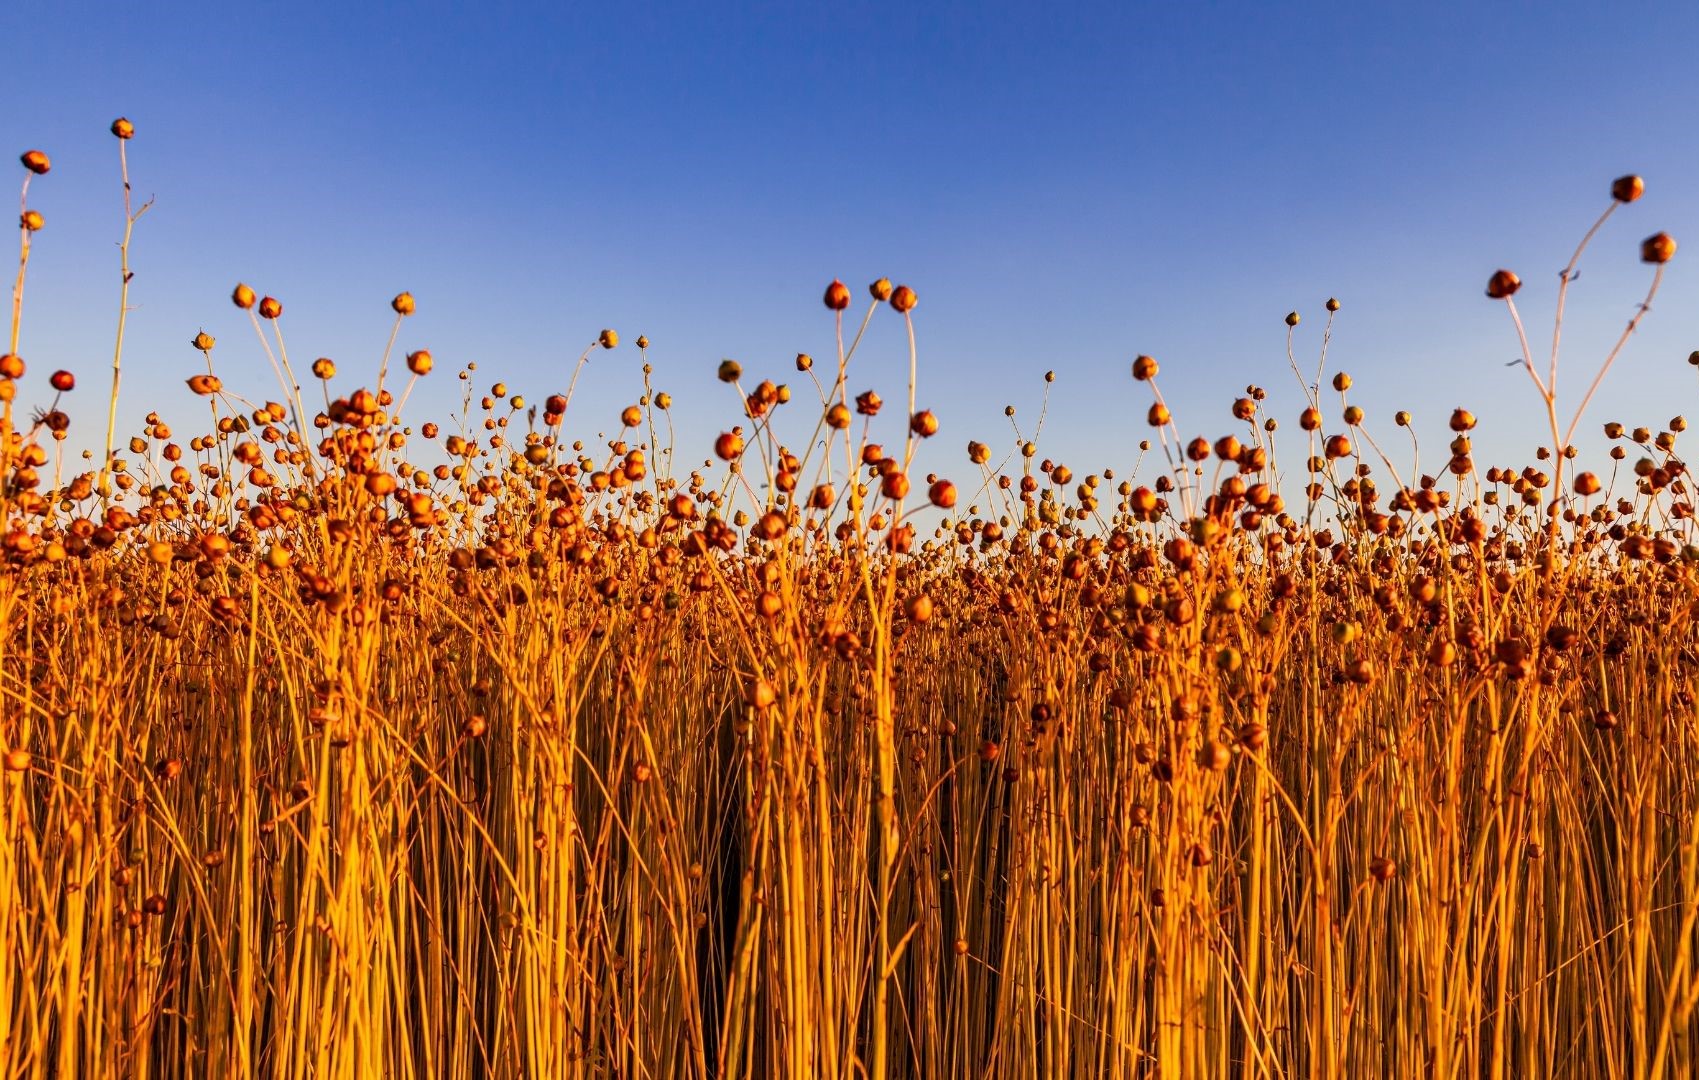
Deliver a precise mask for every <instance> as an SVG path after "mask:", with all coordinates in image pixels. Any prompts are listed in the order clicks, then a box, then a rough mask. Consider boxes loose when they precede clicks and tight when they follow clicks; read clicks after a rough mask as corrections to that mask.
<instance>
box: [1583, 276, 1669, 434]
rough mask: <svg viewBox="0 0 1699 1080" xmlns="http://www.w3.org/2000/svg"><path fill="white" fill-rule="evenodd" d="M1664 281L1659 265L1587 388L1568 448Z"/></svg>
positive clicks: (1650, 307)
mask: <svg viewBox="0 0 1699 1080" xmlns="http://www.w3.org/2000/svg"><path fill="white" fill-rule="evenodd" d="M1663 280H1664V265H1663V264H1662V263H1659V264H1658V269H1657V270H1656V271H1655V272H1654V273H1653V274H1652V287H1651V288H1649V289H1647V290H1646V299H1644V300H1642V301H1640V306H1639V307H1638V308H1637V309H1635V312H1634V317H1633V318H1632V319H1629V320H1628V325H1627V326H1625V327H1623V330H1622V336H1621V337H1619V338H1617V339H1616V347H1615V348H1613V349H1611V351H1610V355H1609V356H1607V357H1605V362H1604V363H1603V364H1601V365H1600V366H1599V373H1598V374H1597V375H1595V376H1593V385H1591V386H1589V387H1587V393H1586V395H1585V396H1583V397H1582V398H1581V404H1580V405H1579V406H1577V407H1576V409H1575V417H1574V419H1572V420H1570V421H1569V431H1568V432H1566V433H1565V434H1564V436H1563V442H1564V445H1566V446H1567V445H1568V444H1569V440H1570V439H1572V438H1573V437H1574V436H1575V428H1576V426H1577V425H1579V424H1580V423H1581V414H1582V413H1585V412H1586V411H1587V403H1588V402H1590V401H1592V400H1593V394H1594V392H1595V391H1597V390H1598V389H1599V384H1600V383H1602V382H1604V381H1605V372H1607V371H1609V370H1610V369H1611V365H1612V364H1614V363H1616V358H1617V354H1618V353H1620V352H1622V347H1623V346H1624V345H1626V344H1628V339H1629V338H1630V337H1631V336H1633V334H1634V331H1635V330H1636V329H1637V328H1638V327H1639V326H1640V320H1641V319H1643V318H1645V317H1646V312H1648V311H1650V310H1652V297H1654V296H1656V295H1658V286H1659V285H1660V284H1662V283H1663Z"/></svg>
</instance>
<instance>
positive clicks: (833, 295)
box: [825, 278, 850, 311]
mask: <svg viewBox="0 0 1699 1080" xmlns="http://www.w3.org/2000/svg"><path fill="white" fill-rule="evenodd" d="M825 300H826V306H827V307H828V308H830V309H831V310H833V311H842V310H844V309H845V308H847V307H849V306H850V291H849V286H848V285H845V284H844V283H843V282H841V281H839V280H837V279H836V278H833V279H832V283H831V284H830V285H828V286H826V297H825Z"/></svg>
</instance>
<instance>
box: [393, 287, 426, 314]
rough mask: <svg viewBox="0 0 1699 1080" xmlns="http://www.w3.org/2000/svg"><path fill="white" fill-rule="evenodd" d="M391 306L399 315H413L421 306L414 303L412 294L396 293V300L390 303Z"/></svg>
mask: <svg viewBox="0 0 1699 1080" xmlns="http://www.w3.org/2000/svg"><path fill="white" fill-rule="evenodd" d="M389 306H390V307H391V308H393V309H394V311H395V313H396V314H397V315H411V314H413V313H414V312H415V311H417V310H419V305H418V304H417V303H416V302H415V301H414V299H413V294H412V293H410V292H403V293H396V294H395V299H394V300H391V301H390V302H389Z"/></svg>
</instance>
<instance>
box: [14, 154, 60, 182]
mask: <svg viewBox="0 0 1699 1080" xmlns="http://www.w3.org/2000/svg"><path fill="white" fill-rule="evenodd" d="M18 160H19V161H21V162H23V163H24V168H26V169H28V170H29V171H30V172H32V173H34V174H35V175H37V176H40V175H42V174H43V173H45V172H47V170H49V169H51V168H53V163H52V162H51V161H48V160H47V155H46V154H44V153H42V152H41V151H40V150H30V151H26V152H25V153H24V155H23V156H22V157H20V158H18Z"/></svg>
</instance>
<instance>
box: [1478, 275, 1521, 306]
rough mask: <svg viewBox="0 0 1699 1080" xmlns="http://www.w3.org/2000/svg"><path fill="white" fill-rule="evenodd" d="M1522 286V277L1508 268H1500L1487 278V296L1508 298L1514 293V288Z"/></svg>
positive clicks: (1496, 298) (1498, 298) (1495, 298)
mask: <svg viewBox="0 0 1699 1080" xmlns="http://www.w3.org/2000/svg"><path fill="white" fill-rule="evenodd" d="M1521 287H1522V279H1521V278H1519V277H1517V276H1516V275H1515V274H1513V273H1511V272H1510V271H1509V270H1500V271H1498V272H1497V273H1495V274H1493V276H1492V277H1491V278H1489V279H1487V296H1489V297H1491V298H1492V299H1494V300H1508V299H1510V298H1511V297H1512V296H1515V295H1516V290H1517V289H1520V288H1521Z"/></svg>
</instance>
